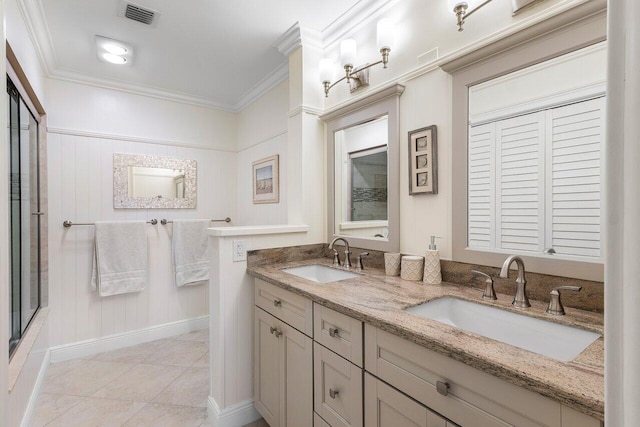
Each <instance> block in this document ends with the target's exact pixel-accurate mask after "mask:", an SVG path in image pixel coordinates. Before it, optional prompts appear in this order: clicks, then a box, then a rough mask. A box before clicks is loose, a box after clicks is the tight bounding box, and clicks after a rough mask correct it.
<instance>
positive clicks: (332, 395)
mask: <svg viewBox="0 0 640 427" xmlns="http://www.w3.org/2000/svg"><path fill="white" fill-rule="evenodd" d="M338 394H340V391H338V390H334V389H332V388H330V389H329V397H330V398H332V399H335V398H336V396H337V395H338Z"/></svg>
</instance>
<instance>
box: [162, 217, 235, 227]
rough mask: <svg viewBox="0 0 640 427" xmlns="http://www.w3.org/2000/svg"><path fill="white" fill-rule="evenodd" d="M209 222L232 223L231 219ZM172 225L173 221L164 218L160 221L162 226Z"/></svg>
mask: <svg viewBox="0 0 640 427" xmlns="http://www.w3.org/2000/svg"><path fill="white" fill-rule="evenodd" d="M209 221H211V222H231V218H229V217H226V218H225V219H211V220H209ZM171 223H173V221H169V220H167V219H164V218H163V219H161V220H160V224H162V225H167V224H171Z"/></svg>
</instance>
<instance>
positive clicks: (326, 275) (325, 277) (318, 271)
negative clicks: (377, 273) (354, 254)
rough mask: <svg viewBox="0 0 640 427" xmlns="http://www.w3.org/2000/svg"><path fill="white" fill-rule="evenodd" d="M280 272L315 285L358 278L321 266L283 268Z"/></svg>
mask: <svg viewBox="0 0 640 427" xmlns="http://www.w3.org/2000/svg"><path fill="white" fill-rule="evenodd" d="M282 271H284V272H285V273H289V274H293V275H294V276H298V277H302V278H303V279H307V280H311V281H312V282H316V283H329V282H337V281H340V280H347V279H353V278H354V277H359V275H358V274H355V273H351V272H349V271H344V270H338V269H336V268H331V267H328V266H326V265H321V264H312V265H303V266H301V267H292V268H285V269H283V270H282Z"/></svg>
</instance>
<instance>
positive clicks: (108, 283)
mask: <svg viewBox="0 0 640 427" xmlns="http://www.w3.org/2000/svg"><path fill="white" fill-rule="evenodd" d="M145 224H146V223H145V221H118V222H116V221H99V222H96V242H95V256H94V259H93V273H92V277H91V286H92V287H93V289H96V290H97V291H98V295H100V296H101V297H106V296H109V295H118V294H126V293H130V292H140V291H142V290H143V289H144V288H145V286H146V284H147V231H146V225H145Z"/></svg>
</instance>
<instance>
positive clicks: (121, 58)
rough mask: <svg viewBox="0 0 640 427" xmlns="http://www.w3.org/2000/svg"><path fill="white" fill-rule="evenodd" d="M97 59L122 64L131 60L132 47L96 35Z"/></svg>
mask: <svg viewBox="0 0 640 427" xmlns="http://www.w3.org/2000/svg"><path fill="white" fill-rule="evenodd" d="M96 49H97V54H98V59H99V60H100V61H103V62H109V63H111V64H117V65H124V64H127V63H129V62H130V61H131V59H132V57H133V48H132V47H131V46H130V45H129V44H127V43H124V42H121V41H119V40H113V39H110V38H107V37H103V36H96Z"/></svg>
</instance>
